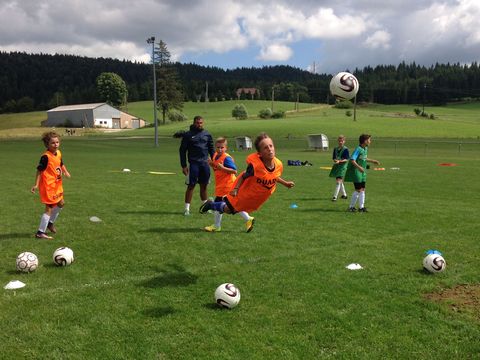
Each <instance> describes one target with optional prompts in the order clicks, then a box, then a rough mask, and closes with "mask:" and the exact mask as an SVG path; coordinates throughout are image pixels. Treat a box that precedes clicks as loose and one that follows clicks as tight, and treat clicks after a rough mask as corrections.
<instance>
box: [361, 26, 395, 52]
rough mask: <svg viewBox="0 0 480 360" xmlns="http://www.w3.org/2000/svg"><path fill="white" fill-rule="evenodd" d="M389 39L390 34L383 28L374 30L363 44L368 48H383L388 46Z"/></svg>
mask: <svg viewBox="0 0 480 360" xmlns="http://www.w3.org/2000/svg"><path fill="white" fill-rule="evenodd" d="M390 39H391V35H390V34H389V33H388V32H387V31H384V30H378V31H375V32H374V33H373V34H372V35H370V36H369V37H368V38H367V39H366V40H365V41H364V44H365V46H366V47H367V48H369V49H379V48H381V49H385V50H388V49H389V48H390Z"/></svg>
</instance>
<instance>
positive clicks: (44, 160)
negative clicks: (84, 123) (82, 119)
mask: <svg viewBox="0 0 480 360" xmlns="http://www.w3.org/2000/svg"><path fill="white" fill-rule="evenodd" d="M42 140H43V143H44V144H45V147H46V148H47V150H46V151H45V152H44V153H43V155H42V157H41V158H40V162H39V164H38V166H37V174H36V177H35V185H33V186H32V188H31V192H32V193H35V191H36V190H37V189H38V192H39V194H40V200H41V201H42V203H44V204H45V212H44V213H43V214H42V217H41V218H40V226H39V227H38V231H37V233H36V234H35V237H36V238H39V239H52V237H51V236H49V235H47V233H46V231H47V229H48V230H50V232H52V233H56V232H57V230H56V228H55V226H54V223H55V220H56V219H57V218H58V215H59V213H60V211H61V210H62V208H63V206H64V205H65V202H64V200H63V184H62V175H65V176H66V177H70V173H69V172H68V170H67V168H66V167H65V164H64V163H63V161H62V153H61V152H60V150H59V148H60V135H58V134H57V133H56V132H53V131H50V132H46V133H44V134H43V135H42Z"/></svg>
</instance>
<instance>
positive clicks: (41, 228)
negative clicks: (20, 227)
mask: <svg viewBox="0 0 480 360" xmlns="http://www.w3.org/2000/svg"><path fill="white" fill-rule="evenodd" d="M49 221H50V215H48V214H45V213H43V214H42V217H41V218H40V226H39V227H38V231H41V232H43V233H44V232H45V231H47V225H48V222H49Z"/></svg>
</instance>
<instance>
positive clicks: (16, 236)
mask: <svg viewBox="0 0 480 360" xmlns="http://www.w3.org/2000/svg"><path fill="white" fill-rule="evenodd" d="M33 237H34V234H33V233H10V234H0V240H8V239H21V238H33Z"/></svg>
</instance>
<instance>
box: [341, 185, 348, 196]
mask: <svg viewBox="0 0 480 360" xmlns="http://www.w3.org/2000/svg"><path fill="white" fill-rule="evenodd" d="M340 190H342V195H343V196H347V192H346V191H345V185H344V184H343V182H341V183H340Z"/></svg>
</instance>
